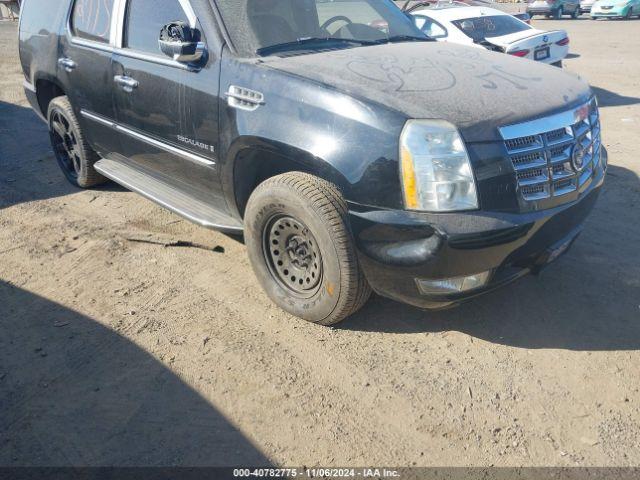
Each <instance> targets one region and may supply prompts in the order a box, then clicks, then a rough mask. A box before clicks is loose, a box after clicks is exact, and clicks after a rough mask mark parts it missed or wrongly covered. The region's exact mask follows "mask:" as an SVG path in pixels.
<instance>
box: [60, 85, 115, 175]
mask: <svg viewBox="0 0 640 480" xmlns="http://www.w3.org/2000/svg"><path fill="white" fill-rule="evenodd" d="M47 118H48V121H49V137H50V138H51V146H52V147H53V151H54V153H55V156H56V160H57V161H58V165H60V169H61V170H62V173H64V176H65V177H66V178H67V180H69V182H70V183H72V184H73V185H75V186H77V187H81V188H89V187H92V186H95V185H99V184H101V183H104V182H106V181H107V179H106V178H105V177H103V176H102V175H100V174H99V173H98V172H97V171H96V170H95V168H94V167H93V165H94V164H95V163H96V162H97V161H98V160H99V159H100V157H99V156H98V154H96V152H94V151H93V149H92V148H91V147H90V146H89V144H88V143H87V142H86V141H85V139H84V135H83V133H82V129H81V128H80V124H79V123H78V120H77V119H76V116H75V114H74V113H73V108H71V104H70V103H69V99H68V98H67V97H57V98H54V99H53V100H52V101H51V103H50V104H49V109H48V111H47Z"/></svg>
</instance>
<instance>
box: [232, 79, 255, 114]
mask: <svg viewBox="0 0 640 480" xmlns="http://www.w3.org/2000/svg"><path fill="white" fill-rule="evenodd" d="M226 96H227V103H228V105H229V106H230V107H231V108H238V109H240V110H246V111H248V112H253V111H255V110H257V109H258V107H260V106H261V105H264V95H263V94H262V93H260V92H256V91H255V90H249V89H248V88H243V87H236V86H235V85H231V86H230V87H229V91H228V92H227V93H226Z"/></svg>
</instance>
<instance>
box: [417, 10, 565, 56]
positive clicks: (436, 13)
mask: <svg viewBox="0 0 640 480" xmlns="http://www.w3.org/2000/svg"><path fill="white" fill-rule="evenodd" d="M410 13H411V15H413V17H414V18H415V22H416V25H417V26H418V28H420V30H422V31H423V32H424V33H425V34H427V35H428V36H429V37H431V38H433V39H435V40H438V41H440V42H453V43H460V44H463V45H470V46H476V47H479V48H486V49H488V50H494V51H497V52H503V53H507V54H509V55H515V56H516V57H522V58H528V59H530V60H535V61H538V62H543V63H549V64H551V65H555V66H557V67H561V66H562V60H563V59H564V58H565V57H566V56H567V54H568V53H569V37H568V35H567V32H565V31H564V30H553V31H543V30H537V29H535V28H533V27H532V26H531V25H527V24H526V23H525V22H523V21H521V20H518V19H517V18H515V17H514V16H513V15H510V14H508V13H505V12H502V11H500V10H496V9H493V8H488V7H475V6H473V7H470V6H461V5H459V4H453V3H447V4H440V5H436V6H435V7H425V8H415V9H413V10H411V11H410Z"/></svg>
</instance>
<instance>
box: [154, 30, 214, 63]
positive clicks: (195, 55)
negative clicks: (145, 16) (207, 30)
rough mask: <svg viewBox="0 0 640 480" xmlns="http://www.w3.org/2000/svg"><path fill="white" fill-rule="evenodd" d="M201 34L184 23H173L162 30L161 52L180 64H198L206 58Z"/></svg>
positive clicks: (159, 41)
mask: <svg viewBox="0 0 640 480" xmlns="http://www.w3.org/2000/svg"><path fill="white" fill-rule="evenodd" d="M198 37H199V33H198V31H197V30H195V29H193V28H191V27H190V26H189V25H187V24H186V23H184V22H172V23H169V24H167V25H165V26H164V27H162V30H160V39H159V40H158V43H159V45H160V51H162V53H164V54H165V55H166V56H168V57H171V58H172V59H173V60H175V61H176V62H180V63H197V62H199V61H200V60H202V58H203V57H204V54H205V46H204V43H203V42H200V41H198Z"/></svg>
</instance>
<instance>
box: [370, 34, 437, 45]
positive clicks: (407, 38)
mask: <svg viewBox="0 0 640 480" xmlns="http://www.w3.org/2000/svg"><path fill="white" fill-rule="evenodd" d="M433 41H435V40H434V39H433V38H430V37H427V36H424V37H414V36H413V35H392V36H391V37H389V38H383V39H382V40H378V41H377V42H376V43H399V42H433Z"/></svg>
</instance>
